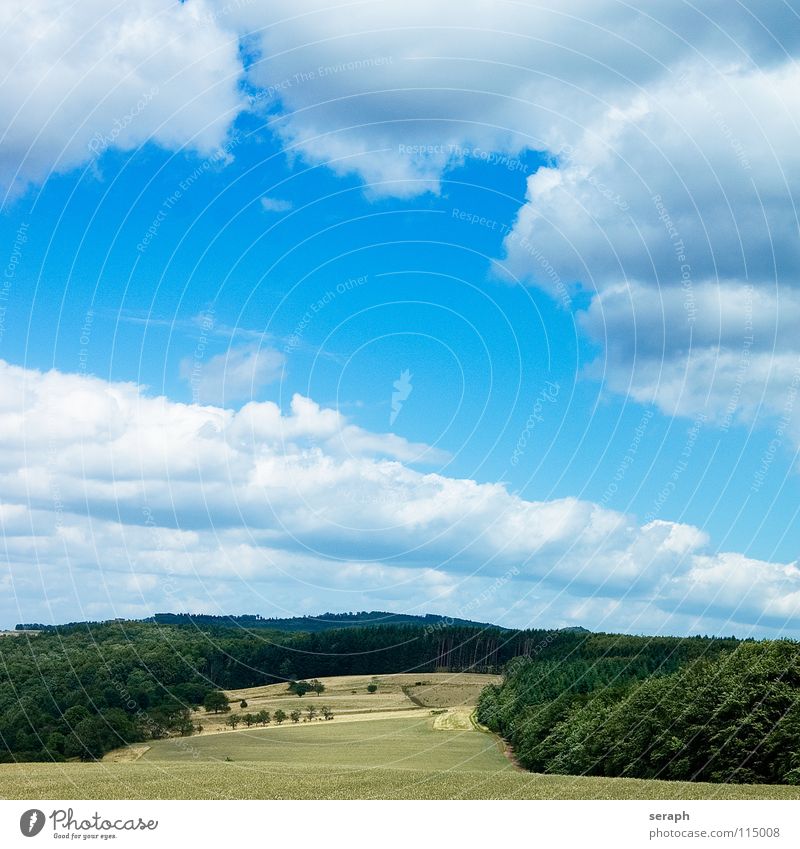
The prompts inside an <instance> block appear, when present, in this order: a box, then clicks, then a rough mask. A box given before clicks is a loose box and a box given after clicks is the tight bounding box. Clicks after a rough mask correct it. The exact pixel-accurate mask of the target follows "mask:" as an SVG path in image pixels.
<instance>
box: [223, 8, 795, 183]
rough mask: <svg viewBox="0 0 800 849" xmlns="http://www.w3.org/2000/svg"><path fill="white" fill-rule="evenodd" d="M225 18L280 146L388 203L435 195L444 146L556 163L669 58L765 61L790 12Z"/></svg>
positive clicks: (237, 12) (666, 69)
mask: <svg viewBox="0 0 800 849" xmlns="http://www.w3.org/2000/svg"><path fill="white" fill-rule="evenodd" d="M743 6H746V7H747V9H746V10H745V9H743ZM225 20H226V23H228V24H229V25H231V26H235V27H236V28H237V29H238V30H239V31H240V32H242V33H251V34H252V38H251V43H252V44H254V45H255V46H256V47H257V51H258V57H257V61H255V62H254V63H253V65H252V67H251V69H250V71H249V73H248V80H249V82H251V83H252V84H254V85H256V86H257V87H258V92H257V94H256V95H255V102H256V104H259V105H263V106H264V108H265V110H269V112H270V115H271V116H272V117H273V118H274V116H275V113H276V108H277V109H278V110H279V112H278V117H277V119H274V120H273V126H274V127H275V128H276V130H277V132H278V133H279V134H280V135H281V137H282V138H283V139H284V141H285V142H286V144H287V146H289V147H290V148H291V149H292V150H293V151H296V152H299V153H301V154H302V155H303V156H304V157H306V158H307V159H309V160H310V161H312V162H314V163H325V164H327V165H328V166H329V167H331V168H333V169H334V170H335V171H337V172H339V173H355V174H357V175H359V176H360V177H361V178H362V179H363V180H364V181H366V182H367V183H369V184H372V183H377V184H378V185H372V186H371V189H370V191H371V192H372V193H374V194H388V195H396V196H409V195H414V194H419V193H421V192H423V191H427V190H437V189H438V185H439V179H440V177H441V175H442V172H443V170H444V169H445V168H446V167H447V166H448V164H450V163H453V162H456V161H458V160H459V158H460V155H459V153H458V151H457V150H454V149H451V147H450V146H451V145H452V146H454V148H458V147H460V146H464V145H467V146H473V145H479V146H481V147H482V148H484V149H488V150H501V151H506V152H510V153H515V152H518V151H520V150H523V149H533V150H550V151H554V152H557V151H560V150H562V149H563V146H564V144H566V143H572V144H574V143H576V141H577V140H578V139H580V137H581V135H582V132H583V128H585V127H587V126H592V125H596V124H597V123H598V122H599V121H601V120H603V116H605V115H607V114H608V113H609V111H610V109H612V108H615V107H616V108H626V107H627V105H628V104H629V103H630V102H631V101H632V100H633V99H634V98H635V97H636V96H637V94H638V93H639V92H640V91H641V90H642V88H644V87H649V86H651V85H656V84H657V83H658V81H659V80H661V79H664V78H665V77H666V78H669V77H670V74H671V71H672V69H673V68H674V67H675V66H676V65H678V64H679V63H684V62H692V63H694V64H697V65H699V66H702V67H703V69H704V70H706V72H707V68H708V67H709V66H711V67H712V68H713V67H714V65H715V64H717V63H722V64H725V65H730V64H732V63H739V64H743V63H746V62H749V63H759V64H763V65H765V66H766V65H769V64H771V63H773V62H775V61H776V60H781V59H783V58H785V56H786V50H787V49H789V50H791V49H793V48H794V47H795V46H796V43H797V36H796V34H795V33H796V31H797V26H796V24H797V20H796V16H795V14H794V12H793V11H792V10H791V9H790V8H788V7H779V6H778V5H777V4H774V5H770V6H769V7H767V8H765V7H764V5H763V4H757V3H745V4H727V3H723V2H712V3H708V4H704V7H703V8H702V9H696V8H694V7H692V6H691V5H690V4H688V3H682V2H677V3H669V4H664V3H658V2H655V0H645V2H639V3H634V4H622V3H619V2H616V0H593V2H587V0H567V2H562V3H560V4H559V5H558V7H557V8H555V7H552V5H550V6H548V5H546V4H540V3H538V2H536V3H529V4H518V3H484V4H481V3H468V4H464V3H456V2H452V0H444V2H439V3H428V2H424V0H409V2H402V3H400V2H364V3H359V4H358V5H357V6H356V7H354V9H353V14H352V15H350V14H347V13H343V11H342V8H341V7H339V6H335V5H333V4H330V3H328V2H326V0H301V2H299V3H298V2H292V3H289V2H282V1H281V2H274V3H271V4H270V5H269V6H263V5H256V4H242V5H241V6H238V7H236V8H233V9H232V10H231V11H230V13H229V14H228V15H226V17H225ZM420 146H421V147H422V150H418V149H417V148H419V147H420Z"/></svg>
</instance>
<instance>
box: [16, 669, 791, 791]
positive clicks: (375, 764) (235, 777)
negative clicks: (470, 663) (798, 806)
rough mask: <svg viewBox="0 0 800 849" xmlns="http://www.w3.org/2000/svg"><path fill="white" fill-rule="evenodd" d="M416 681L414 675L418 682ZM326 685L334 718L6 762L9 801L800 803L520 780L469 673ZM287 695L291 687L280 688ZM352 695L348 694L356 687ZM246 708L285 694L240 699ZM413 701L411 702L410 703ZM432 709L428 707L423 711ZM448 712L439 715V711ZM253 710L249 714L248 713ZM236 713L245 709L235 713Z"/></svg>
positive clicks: (611, 783) (257, 692)
mask: <svg viewBox="0 0 800 849" xmlns="http://www.w3.org/2000/svg"><path fill="white" fill-rule="evenodd" d="M412 677H413V676H412ZM365 680H371V679H355V678H347V679H344V678H343V679H339V680H337V679H329V680H327V684H326V686H327V687H328V688H329V689H328V690H327V691H326V693H325V694H323V695H322V696H320V697H311V696H306V697H305V699H304V702H305V704H309V703H311V701H310V700H311V699H312V698H313V699H314V703H315V704H323V703H325V701H326V696H327V697H328V699H327V700H328V701H329V702H331V703H336V704H337V708H339V709H341V710H342V713H341V714H338V715H337V718H336V719H334V720H333V721H313V722H305V723H302V722H301V723H298V724H292V723H286V724H284V725H282V726H276V725H274V724H273V725H271V726H269V727H267V728H257V729H256V728H251V729H242V728H239V729H237V730H236V731H230V730H229V731H216V732H213V731H212V732H204V733H203V734H200V735H195V736H192V737H182V738H171V739H166V740H158V741H153V742H151V743H149V744H137V745H135V746H131V747H129V748H127V749H122V750H119V751H117V752H115V753H111V754H110V755H109V756H107V759H106V760H104V761H103V762H100V763H77V762H74V763H73V762H71V763H61V764H42V763H35V764H14V765H5V766H0V797H2V798H5V799H125V798H142V799H315V798H316V799H342V798H344V799H371V798H378V799H797V798H800V787H788V786H780V787H777V786H767V785H760V786H747V785H714V784H689V783H683V782H681V783H678V782H665V781H640V780H636V779H614V778H582V777H570V776H544V775H533V774H530V773H525V772H521V771H520V770H519V769H517V768H516V767H515V766H514V764H513V763H512V762H511V761H510V760H509V759H508V758H507V757H506V755H505V754H504V747H503V745H502V742H501V741H500V740H499V739H498V738H497V737H495V736H494V735H492V734H489V733H486V732H484V731H481V730H480V729H478V728H477V727H476V726H475V725H474V724H473V722H471V721H470V713H471V707H470V706H469V703H470V702H471V701H474V697H475V693H476V690H477V688H476V687H475V686H474V684H473V683H472V682H469V681H467V682H466V683H465V682H464V680H463V676H461V677H460V680H459V676H455V675H452V676H444V675H438V676H426V679H425V682H420V683H419V684H417V682H415V681H411V683H410V684H409V682H408V681H407V680H406V679H405V677H403V678H400V677H397V676H395V678H394V680H389V679H388V678H386V679H381V691H382V696H381V697H379V698H376V699H374V700H370V697H366V696H363V695H362V692H361V691H362V690H363V685H364V683H365ZM283 689H285V688H283ZM353 689H355V690H356V691H357V693H356V694H355V695H353V693H352V690H353ZM230 695H231V696H234V695H235V696H236V697H237V698H242V697H246V698H247V700H248V705H257V704H259V703H260V702H262V701H263V702H269V703H271V704H272V705H273V706H274V704H275V703H276V702H278V703H280V702H281V701H282V700H283V699H284V698H287V700H288V697H285V696H284V695H283V692H282V691H280V690H276V689H274V688H259V689H254V690H252V691H236V693H231V694H230ZM413 699H415V700H416V701H414V700H413ZM418 702H422V703H423V705H424V704H435V705H437V707H435V708H433V709H432V708H431V707H427V706H422V705H420V704H418ZM445 704H446V705H447V707H445V708H442V707H438V706H439V705H445ZM248 709H250V708H248ZM234 710H239V707H238V705H235V706H234Z"/></svg>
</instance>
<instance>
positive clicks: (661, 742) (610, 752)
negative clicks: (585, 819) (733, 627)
mask: <svg viewBox="0 0 800 849" xmlns="http://www.w3.org/2000/svg"><path fill="white" fill-rule="evenodd" d="M704 646H705V649H706V650H705V651H703V652H701V653H700V654H699V655H698V656H692V655H694V652H690V653H689V656H688V657H686V656H682V655H683V652H677V653H676V654H677V657H676V656H673V657H668V658H665V662H664V663H662V664H659V665H657V666H655V667H653V656H652V655H650V654H649V653H648V652H644V656H643V655H642V653H638V652H637V653H635V654H633V655H631V656H630V657H625V656H619V655H618V656H608V657H605V658H598V659H597V660H596V661H592V662H586V661H585V660H584V659H575V660H566V661H562V662H559V663H556V664H553V663H551V662H548V661H537V660H535V659H527V660H526V659H520V660H516V661H513V662H512V663H510V664H509V666H508V669H507V672H506V675H505V677H504V681H503V683H502V684H501V685H499V686H495V687H490V688H487V689H486V690H484V692H483V693H482V695H481V699H480V702H479V706H478V718H479V720H480V721H481V722H482V723H484V724H485V725H487V726H488V727H489V728H491V729H493V730H495V731H497V732H499V733H500V734H502V735H503V736H504V737H505V738H506V739H507V740H508V741H509V742H510V743H511V744H512V746H513V749H514V753H515V755H516V757H517V759H518V760H519V762H520V763H521V764H522V765H523V766H524V767H526V768H527V769H530V770H532V771H534V772H544V773H559V774H570V775H599V776H627V777H634V778H661V779H674V780H686V781H713V782H737V783H739V782H745V783H747V782H754V783H791V784H800V747H798V741H800V645H798V644H797V643H795V642H793V641H788V640H776V641H764V642H759V643H753V642H746V643H741V644H739V645H738V646H730V645H726V644H725V642H722V641H708V642H705V643H704Z"/></svg>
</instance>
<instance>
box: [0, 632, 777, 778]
mask: <svg viewBox="0 0 800 849" xmlns="http://www.w3.org/2000/svg"><path fill="white" fill-rule="evenodd" d="M761 645H766V644H743V645H742V646H741V647H740V648H741V649H742V650H746V649H752V648H753V646H755V648H758V647H760V646H761ZM769 645H773V644H769ZM737 646H739V642H738V641H737V640H735V639H733V638H728V639H713V638H707V637H692V638H685V639H680V638H672V637H633V636H625V635H609V634H592V633H589V632H586V631H583V630H572V629H568V630H560V631H548V630H526V631H506V630H502V629H499V628H480V627H472V626H462V625H448V624H447V623H446V622H439V623H436V624H435V625H426V626H421V625H413V624H401V625H381V626H376V625H371V626H366V627H355V626H352V625H350V626H348V627H345V628H341V629H330V630H324V631H320V632H312V633H307V632H297V633H295V632H281V631H270V630H267V629H264V628H261V627H259V628H254V629H252V630H248V629H245V628H242V627H222V626H208V627H199V626H198V625H197V624H191V625H189V624H186V625H164V624H159V623H155V622H125V621H113V622H108V623H84V624H77V625H71V626H66V627H57V628H51V629H48V630H47V631H44V632H42V633H40V634H33V635H29V634H24V633H22V634H19V635H18V636H13V637H4V638H2V639H0V762H9V761H42V760H68V759H76V758H80V759H85V760H90V759H94V758H99V757H101V756H102V755H103V754H104V753H105V752H107V751H109V750H111V749H114V748H117V747H119V746H122V745H124V744H126V743H132V742H139V741H143V740H148V739H154V738H158V737H165V736H171V735H188V734H191V733H192V732H193V730H194V729H195V728H196V725H197V723H198V722H202V716H203V713H202V707H201V706H202V705H203V703H204V702H205V701H206V699H207V697H208V695H209V693H210V692H213V691H217V690H225V689H236V688H244V687H251V686H257V685H261V684H267V683H276V682H280V681H287V682H291V681H295V680H303V679H313V678H321V677H325V676H332V675H351V674H359V675H360V674H369V675H375V674H390V673H393V672H426V671H437V670H439V671H476V672H500V671H502V670H503V669H505V670H506V673H507V674H506V677H505V680H504V683H503V685H502V686H500V687H499V688H496V689H492V690H490V691H487V692H486V693H485V694H484V697H483V698H482V700H481V705H480V711H481V718H482V721H483V722H484V723H485V724H487V725H489V726H490V727H492V728H493V729H494V730H496V731H498V732H499V733H501V734H502V735H503V736H505V737H506V738H507V739H509V741H510V742H511V743H512V745H513V746H514V748H515V750H517V751H518V756H519V758H520V761H521V762H522V763H523V764H524V765H526V766H528V768H530V769H542V770H548V771H558V770H563V769H571V770H572V769H578V770H579V771H589V772H591V770H590V769H588V767H587V766H586V764H584V763H583V762H580V763H578V762H577V761H576V762H575V763H574V764H573V763H572V762H569V763H568V762H567V760H566V759H565V758H566V757H567V752H566V751H562V749H561V748H560V745H559V742H558V741H559V740H560V739H561V736H563V734H564V733H565V732H566V730H568V729H567V725H569V724H570V723H572V722H573V721H574V722H575V727H576V728H587V729H588V728H589V726H590V724H591V722H592V721H594V719H596V714H597V715H599V712H600V711H612V710H614V709H616V708H618V707H619V706H620V705H621V704H623V703H624V702H625V700H626V699H630V698H632V697H633V696H634V694H635V693H636V692H637V691H636V689H635V688H636V686H637V685H639V684H641V683H642V682H646V683H647V684H648V686H650V687H658V686H661V685H662V682H665V681H672V680H673V679H672V678H671V677H670V676H672V675H675V674H676V673H677V674H679V675H682V674H688V672H684V671H683V670H696V671H695V672H693V673H692V674H695V675H699V674H700V671H701V670H702V669H704V668H705V667H703V666H696V665H695V662H696V661H700V662H701V664H702V663H709V662H714V659H719V660H720V661H721V660H722V659H723V658H727V657H729V656H730V657H736V656H738V655H737V654H736V652H737V651H739V650H740V648H737ZM687 686H688V685H687ZM692 686H694V685H692ZM654 692H655V691H652V692H651V691H649V690H644V691H642V693H641V694H639V695H638V696H637V698H639V699H640V700H641V699H644V698H645V696H646V695H647V694H648V693H650V694H651V697H652V698H653V699H656V695H653V693H654ZM680 698H681V697H680V696H679V695H677V696H676V699H677V700H678V701H680ZM659 704H660V702H658V701H654V705H656V706H658V705H659ZM637 705H638V703H637ZM704 707H705V706H704ZM654 709H655V708H654ZM659 709H661V708H659ZM631 710H633V711H634V712H635V711H640V710H641V708H640V707H639V706H634V707H633V708H631ZM615 722H616V723H617V725H616V726H613V727H619V728H620V729H621V730H620V731H619V733H624V734H627V733H628V731H627V730H624V729H623V725H622V719H621V718H616V719H615ZM564 723H567V725H564ZM604 723H605V714H603V719H602V720H601V721H600V724H601V725H603V724H604ZM592 727H594V726H592ZM604 727H605V726H604ZM609 727H612V726H609ZM545 732H546V733H545ZM574 733H580V732H574ZM574 733H573V738H571V739H574ZM609 733H610V732H609ZM614 733H617V732H614ZM542 736H544V738H545V739H546V745H543V746H540V745H539V738H540V737H542ZM590 736H591V737H592V745H594V744H595V742H596V739H595V738H596V737H597V733H596V731H592V732H591V735H590ZM637 739H638V738H637ZM642 739H643V740H645V739H647V738H646V737H644V738H642ZM534 742H536V745H534ZM628 742H629V744H632V743H631V742H630V741H628ZM642 745H644V744H643V743H642ZM664 745H670V744H669V743H665V744H664ZM612 748H613V747H612ZM587 751H588V750H587ZM586 757H587V763H588V759H589V758H590V757H591V756H590V755H589V754H587V756H586ZM610 757H611V758H612V759H611V762H610V763H613V764H614V766H613V767H610V766H604V765H601V766H600V767H598V766H594V767H592V769H595V770H597V769H600V770H607V769H612V770H616V771H617V772H619V774H623V772H624V769H623V768H622V767H618V766H617V764H618V761H619V758H620V752H619V750H615V751H612V752H611V755H610ZM647 757H648V759H649V760H648V762H650V761H652V762H653V763H655V760H654V758H655V755H654V754H648V755H647ZM598 774H609V773H608V772H607V771H601V772H599V773H598ZM624 774H632V773H631V772H630V770H629V771H628V772H624ZM707 774H709V773H708V772H706V773H703V775H707ZM742 774H744V773H742ZM741 780H744V779H741Z"/></svg>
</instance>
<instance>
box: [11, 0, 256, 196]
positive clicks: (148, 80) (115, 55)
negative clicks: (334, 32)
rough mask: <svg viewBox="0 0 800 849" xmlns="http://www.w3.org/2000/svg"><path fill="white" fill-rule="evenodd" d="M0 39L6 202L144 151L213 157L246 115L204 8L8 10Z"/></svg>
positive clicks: (93, 5) (62, 3) (44, 6)
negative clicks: (107, 157)
mask: <svg viewBox="0 0 800 849" xmlns="http://www.w3.org/2000/svg"><path fill="white" fill-rule="evenodd" d="M0 30H2V32H3V44H4V47H3V51H2V55H0V79H2V80H3V82H2V85H0V107H1V108H2V112H3V115H5V116H6V120H5V121H4V122H3V123H4V126H3V131H2V154H0V189H2V191H3V192H4V193H6V192H10V193H11V194H12V195H16V194H19V193H20V192H21V191H22V190H24V189H25V187H26V186H27V185H29V184H30V183H31V182H40V181H42V180H44V179H45V178H46V177H47V176H48V175H49V174H51V173H54V172H65V171H68V170H69V169H71V168H75V167H77V166H81V165H84V164H86V163H88V162H90V161H91V160H93V159H96V158H97V157H99V156H101V155H102V154H103V153H104V152H105V151H106V150H108V149H112V148H113V149H119V150H132V149H134V148H136V147H138V146H139V145H141V144H143V143H145V142H148V141H151V142H154V143H156V144H159V145H161V146H163V147H166V148H168V149H171V150H176V149H182V148H186V149H188V150H192V151H197V152H199V153H201V154H204V155H208V154H210V153H212V152H214V151H215V150H217V149H218V148H219V147H220V146H221V145H222V144H223V143H224V141H225V139H226V136H227V132H228V129H229V127H230V126H231V124H232V122H233V120H234V119H235V117H236V115H237V113H238V112H239V111H240V110H241V109H242V108H243V106H244V99H243V97H242V95H241V93H240V92H239V90H238V80H239V78H240V76H241V73H242V66H241V63H240V59H239V43H238V37H237V35H236V34H235V33H232V32H230V31H226V30H224V29H222V28H221V27H220V26H219V24H218V23H217V19H216V13H215V10H214V7H213V5H212V4H211V3H210V2H209V0H188V2H186V3H163V2H161V0H130V2H125V3H117V4H113V5H111V6H109V4H108V3H103V2H101V0H85V2H82V3H80V4H79V5H78V6H76V5H75V4H74V3H70V2H67V0H55V2H53V0H48V2H33V3H27V4H25V5H24V6H23V7H14V6H12V5H10V4H3V7H2V9H0Z"/></svg>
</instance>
